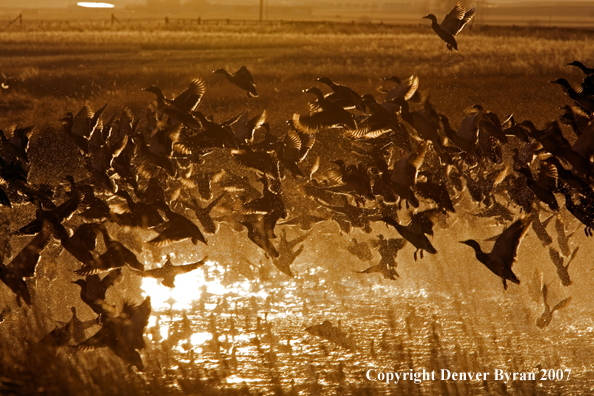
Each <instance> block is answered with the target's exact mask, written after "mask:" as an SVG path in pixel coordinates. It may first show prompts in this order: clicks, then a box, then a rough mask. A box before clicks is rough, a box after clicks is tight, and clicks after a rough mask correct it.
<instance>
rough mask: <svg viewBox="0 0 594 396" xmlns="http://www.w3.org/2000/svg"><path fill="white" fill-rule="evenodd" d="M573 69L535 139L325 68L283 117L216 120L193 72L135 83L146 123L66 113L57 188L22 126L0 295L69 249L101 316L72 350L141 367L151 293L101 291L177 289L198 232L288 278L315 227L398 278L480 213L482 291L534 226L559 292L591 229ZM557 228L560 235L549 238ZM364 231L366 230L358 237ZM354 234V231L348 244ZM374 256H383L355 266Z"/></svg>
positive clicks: (585, 121) (591, 93) (481, 113)
mask: <svg viewBox="0 0 594 396" xmlns="http://www.w3.org/2000/svg"><path fill="white" fill-rule="evenodd" d="M475 11H476V8H475V7H472V8H471V9H469V10H466V9H465V8H464V7H463V6H462V5H461V4H460V3H458V5H457V6H456V7H455V8H454V10H453V11H452V12H450V14H448V15H447V16H446V18H445V19H444V22H442V24H441V25H437V22H436V19H435V17H434V16H433V15H428V16H427V18H429V19H432V20H433V24H432V26H433V28H434V30H436V32H437V33H438V34H439V35H440V37H442V39H444V41H446V42H447V43H448V47H451V48H454V49H456V48H457V45H456V41H455V39H454V36H455V35H456V34H457V33H459V32H460V30H461V29H462V28H463V27H464V25H465V24H466V23H468V22H469V21H470V20H471V18H472V17H473V15H474V13H475ZM570 64H571V65H572V66H575V67H579V68H580V69H581V70H582V71H583V72H584V73H585V74H586V77H585V81H584V82H582V83H581V85H580V86H579V88H577V89H574V88H571V87H572V85H571V84H570V83H569V82H568V81H567V80H564V79H562V78H560V79H558V80H556V81H555V83H557V84H560V85H562V86H563V87H564V89H565V91H566V93H567V94H568V96H569V98H570V99H571V100H572V101H573V103H571V104H569V105H567V106H565V107H564V108H563V109H562V110H563V112H562V113H561V114H559V115H555V116H554V119H553V120H551V122H550V123H548V124H547V125H545V126H544V128H543V129H539V128H537V127H536V126H535V125H534V123H532V122H530V121H529V120H524V121H519V120H516V119H515V118H514V116H513V115H508V116H505V117H499V116H498V115H496V114H495V113H493V112H492V111H490V110H489V109H485V108H483V107H482V106H480V105H478V104H477V105H474V106H471V107H470V108H468V109H467V110H466V111H465V113H464V114H459V115H457V116H456V115H454V116H456V118H457V119H459V120H461V121H459V124H458V123H457V122H451V121H450V118H449V117H448V116H446V115H445V114H442V113H440V112H438V111H437V110H436V108H435V107H434V106H433V104H432V103H431V102H430V101H429V99H428V95H426V94H423V92H422V90H421V86H420V78H419V77H418V76H415V75H413V76H411V77H409V78H406V79H402V80H401V79H400V78H398V77H397V76H394V75H393V74H392V73H386V74H387V76H388V77H387V79H388V80H389V81H391V83H390V84H392V83H395V84H396V86H395V87H393V88H391V89H389V90H384V91H383V92H380V95H381V96H377V93H376V94H372V93H370V92H376V89H375V88H373V87H372V88H367V89H366V91H362V89H364V88H363V87H361V86H357V87H356V89H355V88H353V87H349V86H348V85H346V84H345V82H344V81H340V78H334V77H332V78H330V77H327V76H322V77H319V78H317V79H315V80H314V81H312V86H310V87H306V89H305V90H304V92H305V93H307V94H308V95H310V97H309V98H308V99H310V100H311V101H310V102H309V103H307V100H306V97H305V95H304V96H303V99H302V100H303V105H304V106H303V107H304V108H307V110H306V111H300V112H293V111H290V112H288V113H287V114H284V115H276V114H270V112H269V111H267V110H265V109H258V110H259V111H257V112H256V115H255V116H253V114H252V116H251V117H250V115H248V113H247V110H246V111H241V112H240V113H239V114H237V115H236V116H233V117H231V118H226V119H225V118H224V117H221V116H220V115H218V114H216V115H212V114H205V110H204V106H203V105H202V104H203V102H204V101H205V100H206V99H207V98H208V97H207V96H205V93H206V91H207V89H208V84H207V83H206V81H205V80H203V79H202V78H195V79H193V80H192V81H191V82H190V83H189V86H187V88H185V89H184V90H183V91H181V93H180V94H178V95H172V96H169V95H165V94H164V93H163V91H162V90H161V89H160V88H158V87H156V86H150V87H149V88H147V89H146V90H145V91H146V92H149V93H151V94H152V95H154V96H151V97H150V98H147V100H148V99H151V100H152V99H154V101H153V102H152V103H147V108H146V111H145V112H144V114H142V115H141V114H134V112H133V111H132V110H130V109H129V108H123V109H111V108H110V107H109V106H108V105H105V106H103V107H101V108H100V109H99V110H98V111H96V112H94V111H93V110H92V108H91V106H90V105H85V106H83V107H82V108H81V109H80V110H79V111H77V112H68V113H67V114H66V115H65V116H64V117H63V118H62V119H61V120H60V121H61V122H62V130H56V131H55V133H56V134H59V133H62V134H63V136H64V137H65V138H66V139H69V141H70V142H71V147H72V148H73V149H74V152H75V153H76V155H77V156H79V160H80V163H82V164H84V167H82V168H81V169H82V170H83V172H86V174H83V175H79V176H78V177H77V178H75V177H73V176H72V175H69V176H67V177H66V178H65V179H64V181H63V182H62V183H60V184H58V185H56V186H52V185H49V184H44V183H39V184H37V183H35V182H33V178H31V177H30V170H31V169H32V168H34V167H36V166H38V164H37V161H39V162H41V163H43V160H44V159H43V158H37V157H34V158H30V157H29V155H28V149H29V141H30V139H31V136H32V134H34V133H35V132H36V130H37V129H36V128H34V127H26V128H19V127H16V128H14V129H12V131H9V133H8V134H4V133H2V134H0V137H1V138H2V139H0V177H1V178H2V180H3V184H2V186H1V189H0V204H2V205H3V206H5V208H4V210H5V212H11V211H13V210H15V208H16V207H19V209H21V208H22V209H23V210H24V211H27V210H28V211H29V212H30V213H31V216H30V218H29V219H28V220H26V221H22V222H18V223H16V225H15V226H14V228H13V229H12V230H11V231H10V235H7V236H6V238H7V239H11V238H17V237H18V238H31V239H30V241H29V242H28V243H27V244H25V245H24V246H25V247H24V248H23V249H22V250H21V251H20V252H16V254H14V255H13V254H10V253H5V252H0V254H1V256H2V262H3V264H2V265H0V280H1V281H2V282H1V283H2V284H3V285H2V284H0V289H2V288H6V287H7V288H8V289H6V290H7V291H9V293H10V294H9V295H11V296H14V298H15V302H16V303H17V304H18V305H19V306H22V309H30V308H28V307H30V306H31V305H34V304H33V303H34V300H35V293H32V292H31V291H32V289H34V288H35V287H41V286H35V282H34V280H35V279H36V278H37V277H38V276H40V275H38V274H37V273H36V268H37V265H38V263H39V262H40V261H42V260H44V259H46V258H45V256H46V255H47V253H46V249H47V247H48V246H50V245H52V244H55V245H61V246H62V247H63V248H64V249H65V250H66V251H67V252H68V254H65V255H64V256H63V259H64V260H69V262H70V263H71V264H72V265H71V266H61V267H60V270H62V271H65V272H67V276H69V277H72V283H74V284H76V285H77V286H78V287H79V288H80V302H81V303H83V304H86V305H88V306H89V307H90V308H91V310H92V311H93V312H95V313H96V314H97V317H98V319H97V322H96V323H97V325H98V326H101V330H99V331H98V332H97V334H96V335H94V336H92V337H90V338H88V339H86V340H84V341H81V340H80V337H77V338H76V341H73V339H70V340H69V341H68V342H70V343H72V342H75V344H76V345H75V347H76V348H77V349H80V350H84V349H92V348H101V347H106V348H110V349H111V350H112V351H113V352H114V353H115V354H117V355H118V356H119V357H120V358H121V359H123V360H124V361H126V362H127V363H129V364H131V365H134V366H136V367H137V368H138V369H142V368H143V364H142V360H141V357H140V355H139V353H138V350H140V349H142V348H143V347H144V342H143V340H142V333H143V331H144V328H145V327H146V323H147V320H148V315H149V314H150V310H151V307H150V299H148V298H147V299H144V300H141V299H140V298H138V299H137V300H138V301H137V302H136V303H134V302H130V301H128V302H126V303H125V304H124V307H123V308H121V309H117V307H114V305H113V301H112V300H111V297H110V293H107V291H108V290H110V289H111V288H112V287H113V286H114V285H115V284H116V282H117V281H118V280H119V279H121V277H122V276H123V274H127V275H129V276H130V277H143V276H147V277H155V278H157V279H162V280H163V281H162V282H163V284H165V285H166V286H168V287H173V286H174V285H175V283H174V279H175V276H176V275H177V274H180V273H183V272H186V271H191V270H196V269H197V268H199V267H202V266H203V264H204V263H205V260H206V258H204V259H202V260H200V261H198V262H195V263H193V264H186V265H173V264H172V262H171V259H170V257H172V256H169V255H171V254H175V253H176V252H177V251H178V250H179V249H183V250H187V249H188V248H191V249H192V251H200V257H205V256H207V254H206V253H207V252H208V253H211V252H213V251H214V250H217V249H221V247H220V246H221V244H220V243H208V241H207V239H206V237H205V234H206V235H209V238H210V236H211V235H217V234H220V233H221V232H223V233H225V232H227V233H234V234H236V236H237V237H238V238H240V239H243V240H244V241H245V243H246V245H244V246H245V247H246V249H238V250H240V251H238V252H236V253H237V255H238V256H242V255H244V254H247V255H249V251H250V248H251V249H252V251H253V252H255V253H254V255H255V256H257V255H260V256H261V259H262V260H269V262H270V263H272V264H274V265H275V266H276V267H277V268H278V269H279V271H280V272H281V273H283V274H284V275H283V276H287V277H292V276H299V266H298V264H299V262H300V260H303V257H304V256H306V254H304V253H306V252H307V251H308V247H309V245H310V244H311V243H314V242H313V241H312V240H313V239H314V237H313V236H314V235H316V230H319V229H322V228H323V229H324V232H325V233H326V234H327V233H330V234H333V235H334V238H336V239H337V240H340V238H342V239H344V241H343V242H344V244H343V245H344V246H345V249H342V250H341V249H335V250H334V252H335V254H336V255H337V260H339V259H340V258H339V255H340V254H344V255H346V256H347V257H348V258H351V259H352V260H350V261H347V263H348V264H347V265H348V266H349V267H350V269H351V271H349V273H358V274H360V275H357V276H361V277H363V276H366V277H374V276H380V277H383V278H385V279H387V281H390V282H398V281H399V279H402V277H403V275H402V273H401V274H399V273H398V272H396V268H397V266H398V263H397V262H396V259H397V257H399V259H398V260H399V261H400V265H401V266H402V264H403V262H405V261H406V262H409V263H410V262H411V260H410V256H408V255H404V254H400V255H398V252H399V251H400V250H406V249H412V248H414V254H413V259H414V260H415V261H416V260H420V263H419V264H417V265H423V264H422V262H423V261H427V260H432V258H431V256H429V257H423V252H427V253H429V254H431V255H437V256H439V257H443V258H444V260H446V262H454V261H455V262H459V261H460V260H459V258H458V257H457V258H455V259H452V260H450V258H449V257H446V255H447V253H444V252H446V251H447V249H443V245H442V243H443V242H442V241H441V240H440V239H439V238H436V236H438V235H441V234H442V230H443V229H444V228H447V227H449V226H450V225H451V224H453V223H454V222H456V221H462V222H464V221H467V222H474V219H475V218H476V217H480V218H481V219H482V220H481V221H484V222H489V221H491V222H492V224H493V225H495V226H501V225H504V229H503V230H502V231H501V232H500V233H499V234H497V235H496V236H495V239H494V240H495V246H494V247H493V249H492V250H491V251H490V252H489V253H487V252H485V251H483V248H482V247H481V246H484V242H480V241H477V240H476V239H472V238H469V237H468V236H466V237H461V238H460V239H464V240H462V241H461V243H462V244H466V245H468V246H471V247H472V248H473V249H474V253H475V256H476V260H477V261H478V262H480V263H481V264H483V266H477V267H475V268H474V269H473V271H475V272H476V273H477V274H478V275H479V276H481V277H484V278H485V279H486V281H487V282H492V281H494V280H495V279H497V280H498V279H501V281H502V282H503V286H504V289H507V287H508V285H507V281H510V282H512V283H515V284H520V278H519V277H518V276H517V275H516V273H515V272H514V271H513V270H512V266H514V265H515V264H516V258H517V257H521V256H519V255H518V252H519V250H520V248H521V241H522V240H523V238H524V237H525V235H526V234H527V233H530V232H531V229H532V230H534V232H535V234H536V235H537V236H538V238H539V240H540V241H541V242H542V244H543V247H545V248H547V249H548V250H549V256H550V257H551V264H550V267H551V271H552V270H553V268H554V269H555V271H556V273H557V275H558V277H559V280H560V283H561V285H562V286H564V287H570V286H571V280H570V271H571V270H573V268H576V267H577V266H579V263H578V262H579V258H576V253H577V248H573V247H572V246H571V245H572V244H573V241H572V240H571V239H572V238H574V239H575V238H576V235H577V233H576V232H575V230H576V229H583V230H584V233H585V236H586V237H590V236H592V234H593V233H594V231H593V229H594V190H593V185H594V164H593V159H594V139H593V138H592V137H593V133H594V121H592V113H593V112H594V107H592V106H591V102H593V99H592V98H593V97H594V89H592V86H591V85H590V84H589V83H588V81H590V80H589V78H590V77H591V75H592V71H591V70H592V69H590V68H589V67H587V66H584V65H583V64H582V63H581V62H577V61H574V62H571V63H570ZM215 73H216V74H223V75H225V76H226V77H227V78H228V79H229V80H230V81H231V82H232V83H233V84H235V85H236V86H237V87H239V88H241V89H242V90H244V91H246V92H247V95H248V97H250V98H255V97H256V96H257V92H256V87H255V81H254V78H253V77H252V75H251V73H250V72H249V71H248V69H247V68H246V67H245V66H242V67H241V68H240V69H239V70H238V71H237V73H235V74H230V73H228V72H226V71H224V70H223V69H219V70H217V71H215ZM313 84H316V85H313ZM147 85H149V84H147ZM359 92H361V93H363V95H361V94H360V93H359ZM295 94H296V95H299V93H298V92H295ZM250 100H251V99H250ZM250 103H255V102H250ZM225 110H228V109H225ZM250 110H251V109H250ZM450 117H452V116H451V115H450ZM279 118H280V121H279ZM220 119H223V121H216V120H220ZM458 125H459V126H458ZM10 132H11V133H12V134H11V133H10ZM572 134H573V136H571V135H572ZM9 136H10V137H9ZM569 136H571V140H572V141H573V144H571V143H570V141H569V140H568V137H569ZM221 163H222V164H223V169H221ZM79 173H80V172H79ZM560 198H564V201H559V199H560ZM560 202H564V203H565V206H562V205H560ZM31 218H33V220H30V219H31ZM552 219H555V222H554V223H555V227H554V228H555V229H554V230H549V229H550V228H551V226H550V223H551V222H552ZM530 226H532V228H530ZM136 230H138V231H139V232H135V231H136ZM126 231H132V232H127V233H126ZM378 231H381V234H379V233H378ZM471 231H472V232H476V233H477V234H478V235H483V234H484V233H485V232H484V231H483V230H481V229H473V230H471ZM552 231H554V233H556V234H557V237H556V238H555V239H554V238H552V235H551V232H552ZM372 232H375V234H374V235H377V237H373V238H367V239H365V238H364V237H361V236H360V235H367V234H371V233H372ZM355 233H359V234H360V235H358V236H357V238H355V237H354V235H353V234H355ZM578 233H579V232H578ZM121 235H127V237H126V238H123V237H122V236H121ZM139 238H142V239H139ZM474 238H476V236H474ZM101 239H102V240H103V243H98V241H100V240H101ZM409 244H410V245H411V247H409V246H408V245H409ZM339 246H340V244H339ZM248 247H249V248H248ZM370 247H371V248H373V251H372V249H370ZM157 248H158V249H159V250H160V251H163V252H164V253H165V254H168V256H167V257H168V258H167V261H166V263H165V264H164V265H163V266H162V267H157V266H156V264H154V263H150V262H146V260H145V259H142V258H141V257H143V256H142V255H141V253H142V252H143V251H150V252H152V251H153V250H154V249H157ZM202 252H203V253H204V254H201V253H202ZM375 252H377V254H375ZM234 253H235V252H231V254H234ZM417 253H419V254H417ZM374 254H375V255H376V256H377V255H379V256H380V257H379V262H377V264H375V265H372V266H369V265H368V264H367V265H365V267H367V269H365V267H363V268H362V267H361V265H362V264H364V263H363V262H369V261H372V260H373V257H374ZM460 254H461V255H465V254H467V255H468V259H469V260H471V259H470V252H468V253H467V252H465V251H464V249H461V250H460ZM5 256H6V257H5ZM161 257H162V256H161ZM242 257H243V256H242ZM403 257H404V258H403ZM47 259H48V260H51V259H50V258H47ZM256 259H257V257H256ZM180 260H182V259H180ZM448 260H449V261H448ZM192 261H194V260H192ZM237 261H238V262H239V261H241V260H237ZM570 263H571V267H569V264H570ZM517 265H522V266H526V265H529V263H518V264H517ZM71 270H73V271H72V272H71ZM457 270H461V269H459V268H452V269H450V272H454V271H457ZM487 270H489V271H490V272H489V271H487ZM374 274H375V275H374ZM493 275H495V276H496V277H495V276H493ZM378 281H379V279H378ZM514 287H515V286H514ZM543 297H544V300H545V301H544V302H545V313H544V314H543V319H542V320H541V321H540V322H539V325H542V326H546V325H547V324H548V323H549V322H550V318H551V316H552V314H553V312H554V311H556V310H558V309H560V308H561V306H560V305H559V304H557V306H555V307H553V308H552V309H551V308H550V307H549V306H548V302H547V295H546V292H543ZM71 306H73V305H72V304H71V305H69V306H68V307H71ZM4 311H5V310H2V312H4ZM75 316H76V315H73V322H72V323H75V322H76V320H74V318H75ZM72 326H74V324H72ZM331 330H332V326H330V325H324V326H322V327H320V328H310V329H309V330H308V331H310V332H312V333H315V334H322V336H324V334H325V332H327V331H329V332H335V331H334V330H332V331H331ZM58 333H59V331H58V332H57V333H56V334H57V335H56V337H57V338H59V339H62V338H60V337H61V336H59V334H58ZM78 334H79V335H80V332H79V333H78ZM122 334H123V335H125V337H124V338H121V337H119V335H122ZM118 337H119V338H118ZM50 338H51V337H50ZM57 338H56V339H57ZM124 340H127V341H124Z"/></svg>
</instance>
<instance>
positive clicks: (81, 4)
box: [76, 1, 115, 8]
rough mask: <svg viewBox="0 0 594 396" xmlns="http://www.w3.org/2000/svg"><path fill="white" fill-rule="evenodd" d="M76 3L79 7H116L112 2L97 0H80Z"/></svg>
mask: <svg viewBox="0 0 594 396" xmlns="http://www.w3.org/2000/svg"><path fill="white" fill-rule="evenodd" d="M76 5H77V6H79V7H84V8H114V7H115V6H114V5H113V4H110V3H96V2H90V1H79V2H78V3H76Z"/></svg>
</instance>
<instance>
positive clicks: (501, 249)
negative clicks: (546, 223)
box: [460, 217, 532, 290]
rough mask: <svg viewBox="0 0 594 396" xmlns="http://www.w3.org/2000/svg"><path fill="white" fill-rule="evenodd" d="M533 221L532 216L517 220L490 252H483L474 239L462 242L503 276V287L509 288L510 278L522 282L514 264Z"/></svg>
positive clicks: (514, 281)
mask: <svg viewBox="0 0 594 396" xmlns="http://www.w3.org/2000/svg"><path fill="white" fill-rule="evenodd" d="M531 221H532V218H531V217H524V218H521V219H519V220H516V221H515V222H514V223H513V224H512V225H511V226H509V227H508V228H506V229H505V230H504V231H503V232H502V233H501V234H500V235H499V236H498V237H497V240H496V241H495V245H494V246H493V250H491V252H490V253H486V252H483V250H482V249H481V246H480V245H479V243H478V242H477V241H475V240H473V239H469V240H467V241H460V243H463V244H465V245H468V246H470V247H472V248H473V249H474V252H475V254H476V258H477V259H478V261H480V262H481V263H483V264H484V265H485V266H486V267H487V268H489V269H490V270H491V272H493V273H494V274H495V275H497V276H499V277H501V279H502V280H503V288H504V289H505V290H507V281H508V280H509V281H512V282H513V283H517V284H520V280H519V279H518V278H517V277H516V274H514V273H513V271H512V265H513V264H514V261H515V260H516V254H517V252H518V246H519V245H520V241H521V240H522V237H523V236H524V234H526V231H527V230H528V227H529V226H530V223H531Z"/></svg>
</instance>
